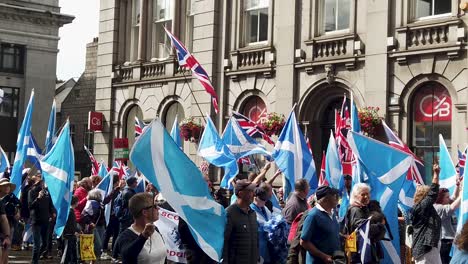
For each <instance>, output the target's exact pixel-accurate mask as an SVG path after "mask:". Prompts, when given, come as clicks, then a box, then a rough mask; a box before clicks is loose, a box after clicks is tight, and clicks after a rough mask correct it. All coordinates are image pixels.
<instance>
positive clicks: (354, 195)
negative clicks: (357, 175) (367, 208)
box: [349, 182, 371, 204]
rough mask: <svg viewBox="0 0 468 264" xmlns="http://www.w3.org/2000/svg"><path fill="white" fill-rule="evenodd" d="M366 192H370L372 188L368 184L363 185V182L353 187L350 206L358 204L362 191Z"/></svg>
mask: <svg viewBox="0 0 468 264" xmlns="http://www.w3.org/2000/svg"><path fill="white" fill-rule="evenodd" d="M364 190H367V191H369V192H370V190H371V188H370V186H369V185H368V184H366V183H363V182H360V183H356V184H355V185H354V186H353V190H352V191H351V195H350V198H349V204H354V203H355V202H356V200H357V199H359V198H358V196H359V194H361V193H362V191H364Z"/></svg>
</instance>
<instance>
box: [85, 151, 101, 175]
mask: <svg viewBox="0 0 468 264" xmlns="http://www.w3.org/2000/svg"><path fill="white" fill-rule="evenodd" d="M84 150H85V151H86V154H88V157H89V160H90V161H91V175H98V173H99V163H98V162H97V160H96V158H94V155H93V154H92V153H91V151H89V149H88V148H87V147H86V145H84Z"/></svg>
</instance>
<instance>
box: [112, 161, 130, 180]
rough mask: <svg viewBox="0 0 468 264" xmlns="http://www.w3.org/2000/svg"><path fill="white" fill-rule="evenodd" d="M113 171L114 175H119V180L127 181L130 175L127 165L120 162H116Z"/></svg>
mask: <svg viewBox="0 0 468 264" xmlns="http://www.w3.org/2000/svg"><path fill="white" fill-rule="evenodd" d="M111 171H112V172H113V173H114V174H117V175H118V176H119V179H122V178H123V179H126V178H127V177H128V176H129V175H130V173H129V170H128V167H127V166H125V164H124V163H123V162H122V161H119V160H116V161H114V163H113V165H112V168H111Z"/></svg>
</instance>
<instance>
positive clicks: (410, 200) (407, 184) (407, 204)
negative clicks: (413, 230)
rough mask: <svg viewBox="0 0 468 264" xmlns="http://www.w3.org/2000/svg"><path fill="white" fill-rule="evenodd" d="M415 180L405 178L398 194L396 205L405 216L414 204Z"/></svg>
mask: <svg viewBox="0 0 468 264" xmlns="http://www.w3.org/2000/svg"><path fill="white" fill-rule="evenodd" d="M416 186H417V183H416V181H413V180H408V179H405V180H404V181H403V186H402V187H401V191H400V194H399V195H398V207H399V208H400V210H401V211H402V213H403V214H404V215H405V216H406V217H407V216H409V213H410V212H411V210H412V209H413V206H414V194H415V193H416Z"/></svg>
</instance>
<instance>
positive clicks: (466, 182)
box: [457, 170, 468, 233]
mask: <svg viewBox="0 0 468 264" xmlns="http://www.w3.org/2000/svg"><path fill="white" fill-rule="evenodd" d="M465 172H466V170H465ZM461 185H462V186H461V187H462V191H463V192H462V193H461V204H460V214H459V216H458V223H457V233H460V232H461V229H462V227H463V225H464V224H465V223H466V222H467V221H468V177H467V176H466V175H465V176H464V177H463V181H462V182H461Z"/></svg>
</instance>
